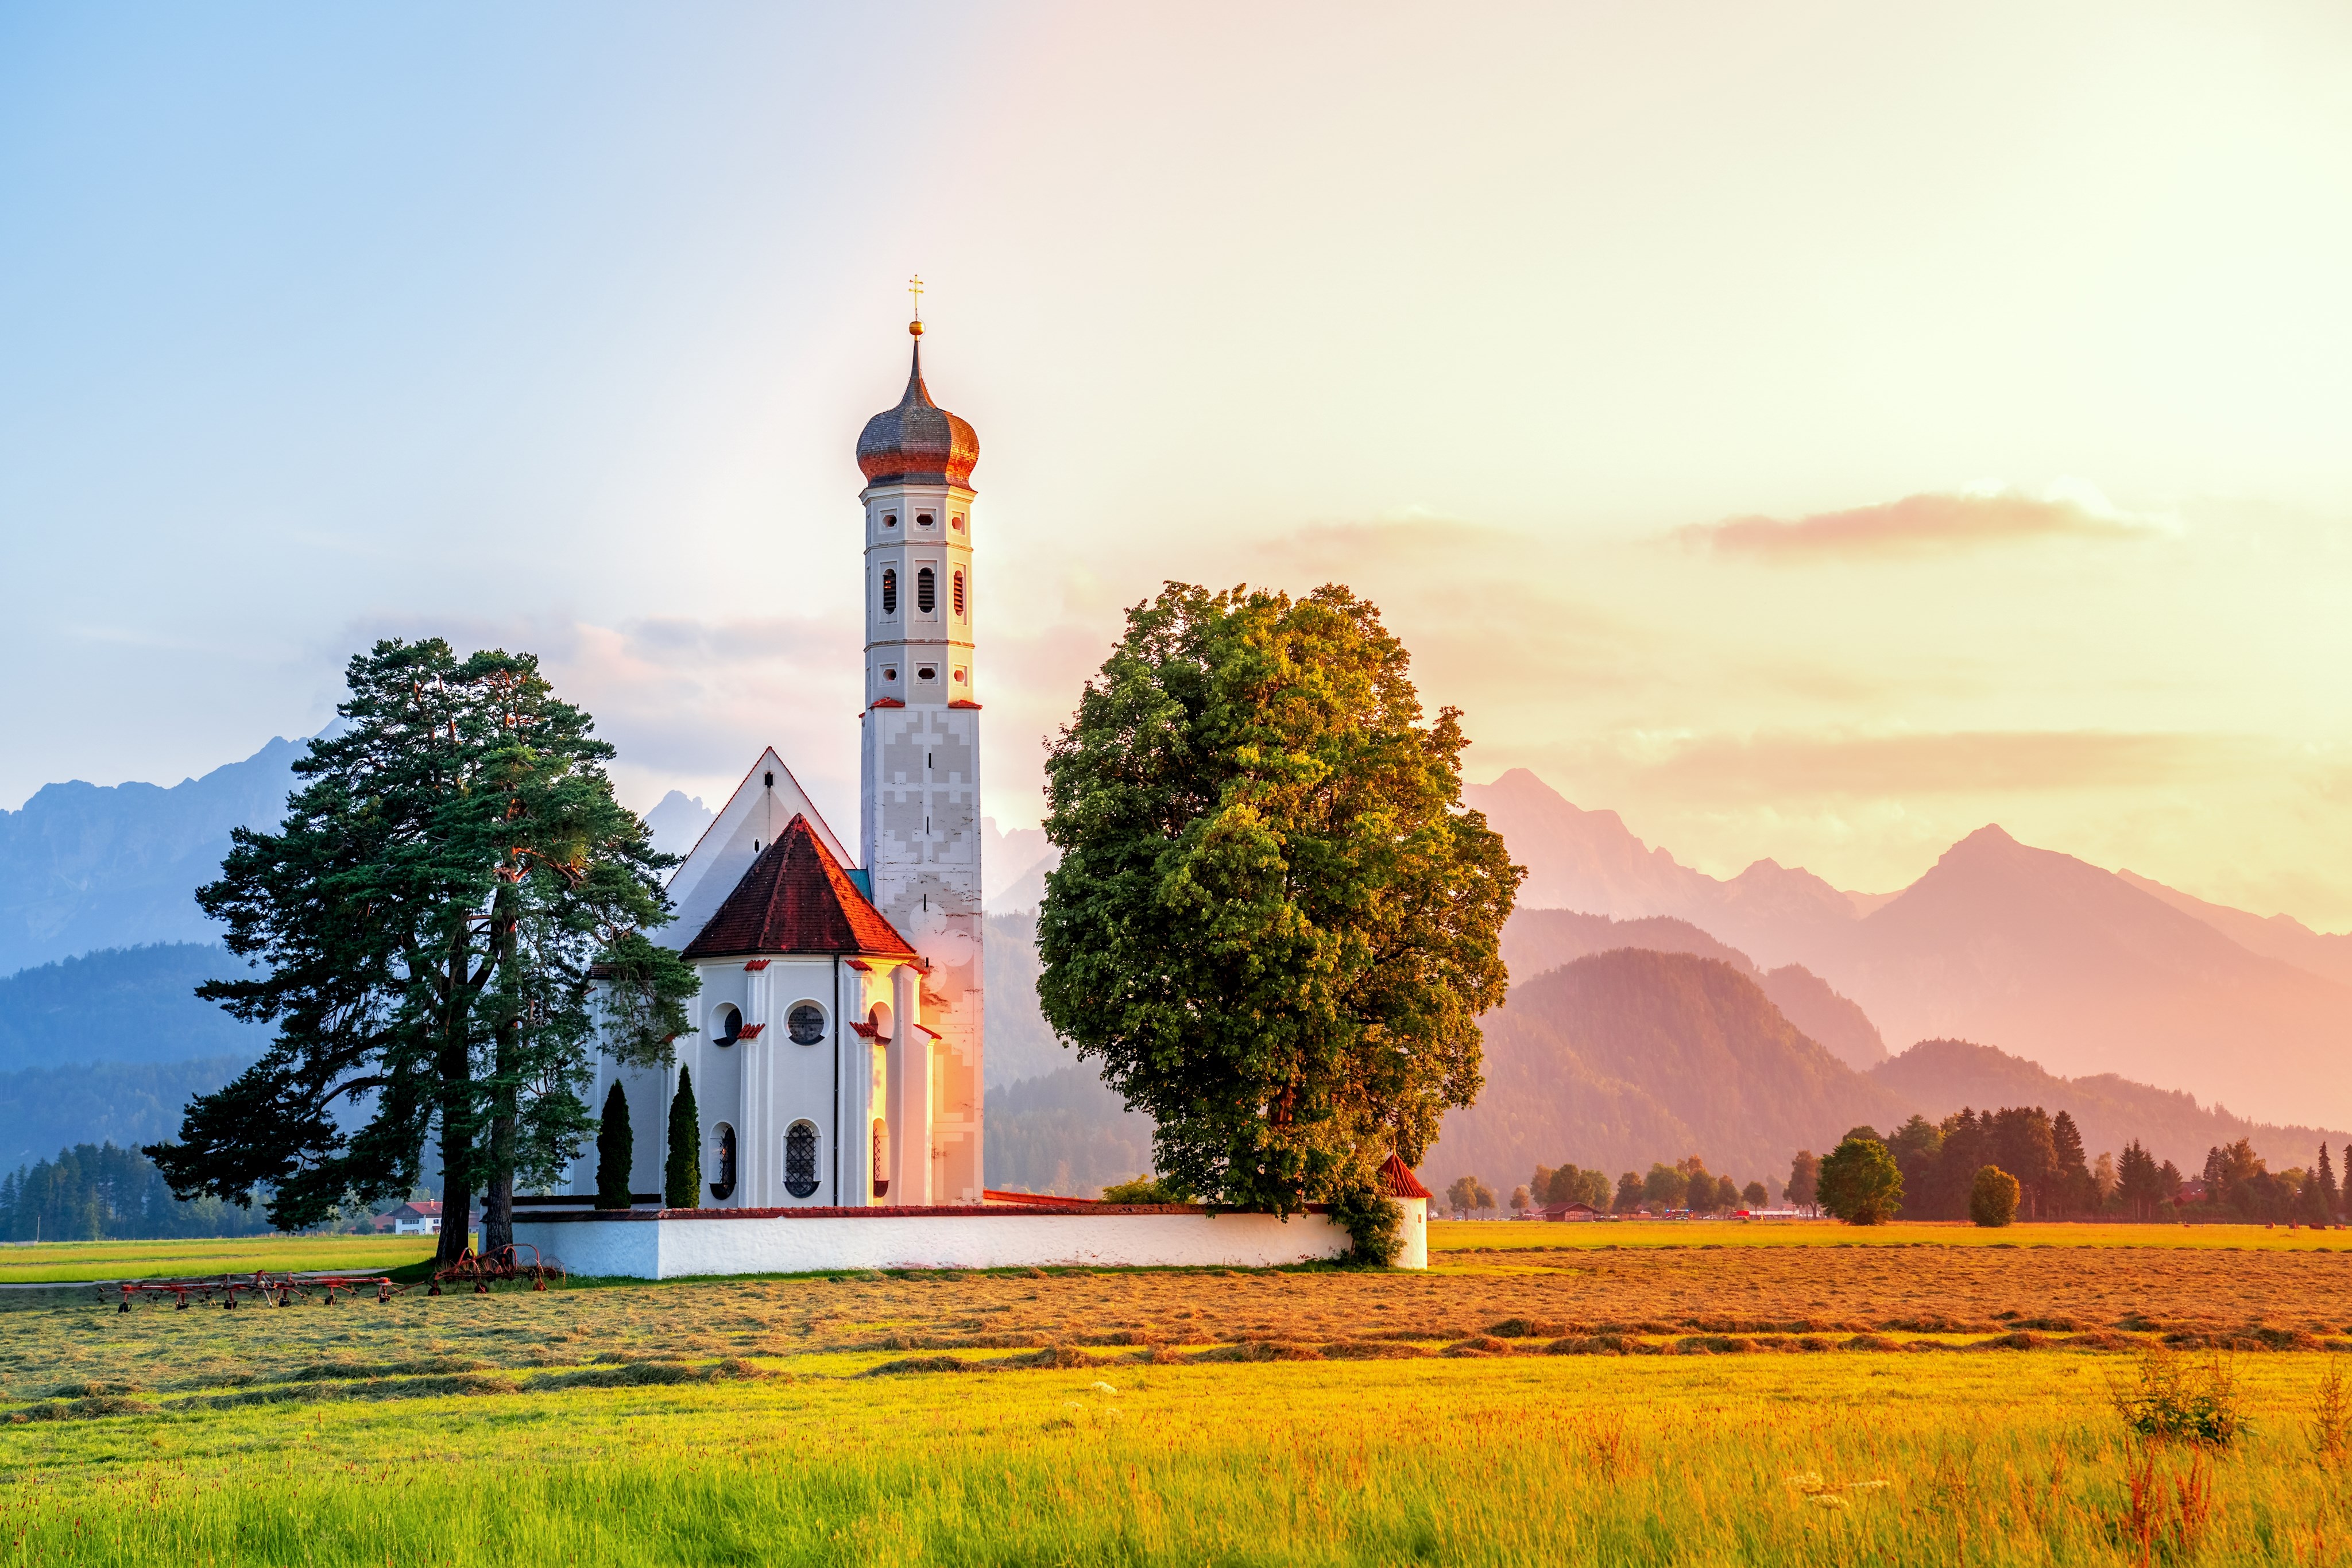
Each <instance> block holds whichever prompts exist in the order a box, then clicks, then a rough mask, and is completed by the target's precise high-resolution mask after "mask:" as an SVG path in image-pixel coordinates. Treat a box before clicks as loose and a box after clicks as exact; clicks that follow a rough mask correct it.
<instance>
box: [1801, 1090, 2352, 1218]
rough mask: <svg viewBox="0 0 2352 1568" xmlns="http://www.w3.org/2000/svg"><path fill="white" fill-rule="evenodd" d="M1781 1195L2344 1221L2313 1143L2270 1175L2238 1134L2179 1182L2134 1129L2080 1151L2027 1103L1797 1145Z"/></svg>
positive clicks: (1831, 1201)
mask: <svg viewBox="0 0 2352 1568" xmlns="http://www.w3.org/2000/svg"><path fill="white" fill-rule="evenodd" d="M1816 1184H1818V1186H1816ZM1800 1189H1802V1190H1800ZM1790 1197H1791V1199H1792V1201H1796V1202H1799V1203H1809V1202H1812V1201H1815V1200H1816V1199H1818V1201H1819V1203H1820V1206H1821V1207H1822V1208H1823V1209H1824V1210H1825V1211H1827V1212H1829V1213H1831V1214H1832V1215H1834V1216H1836V1217H1837V1218H1843V1219H1852V1220H1854V1221H1856V1222H1857V1223H1863V1224H1872V1223H1876V1222H1877V1221H1879V1220H1883V1219H1887V1218H1893V1217H1894V1216H1895V1214H1897V1213H1900V1214H1902V1215H1904V1216H1906V1218H1914V1219H1973V1220H1975V1221H1976V1222H1977V1223H1978V1224H1979V1225H1988V1224H1999V1225H2005V1224H2008V1223H2009V1222H2010V1220H2011V1218H2025V1219H2113V1220H2137V1221H2150V1220H2178V1219H2189V1220H2195V1219H2208V1220H2234V1221H2241V1222H2249V1223H2258V1224H2294V1223H2301V1224H2306V1225H2333V1224H2336V1223H2338V1222H2339V1220H2340V1219H2342V1218H2346V1215H2345V1207H2346V1201H2347V1195H2346V1192H2345V1190H2344V1188H2343V1187H2341V1186H2338V1184H2337V1182H2336V1171H2335V1165H2334V1162H2333V1160H2332V1159H2331V1158H2330V1156H2329V1153H2328V1149H2327V1145H2325V1144H2322V1145H2320V1146H2319V1150H2318V1157H2317V1159H2316V1160H2315V1161H2314V1162H2313V1164H2312V1165H2311V1166H2310V1167H2309V1168H2308V1169H2305V1168H2304V1167H2302V1166H2294V1167H2290V1168H2289V1169H2286V1170H2284V1171H2275V1172H2274V1171H2272V1170H2270V1169H2269V1168H2268V1167H2267V1166H2266V1164H2265V1162H2264V1161H2263V1157H2262V1156H2261V1155H2258V1154H2256V1153H2255V1152H2254V1149H2253V1145H2252V1144H2251V1143H2250V1142H2249V1141H2247V1140H2246V1139H2243V1138H2241V1139H2239V1140H2238V1141H2237V1142H2236V1143H2233V1144H2230V1145H2221V1146H2217V1147H2215V1148H2213V1149H2212V1150H2210V1152H2209V1153H2208V1154H2207V1155H2206V1156H2205V1166H2204V1168H2203V1170H2202V1172H2201V1173H2200V1176H2198V1177H2197V1178H2195V1179H2193V1180H2191V1179H2189V1178H2185V1177H2183V1176H2182V1175H2181V1173H2180V1171H2179V1167H2177V1166H2174V1165H2173V1163H2172V1162H2171V1161H2170V1160H2163V1161H2158V1159H2157V1158H2156V1157H2155V1156H2154V1155H2151V1154H2149V1153H2148V1152H2147V1148H2146V1147H2144V1146H2143V1145H2141V1144H2140V1142H2139V1140H2137V1138H2135V1139H2133V1140H2132V1141H2131V1142H2129V1143H2127V1144H2126V1145H2124V1151H2123V1155H2122V1157H2121V1158H2120V1159H2118V1158H2116V1156H2114V1155H2108V1154H2101V1155H2099V1156H2098V1158H2097V1159H2096V1160H2090V1159H2087V1158H2086V1157H2085V1155H2084V1147H2083V1136H2082V1132H2081V1130H2080V1129H2079V1128H2078V1127H2076V1126H2075V1124H2074V1118H2073V1117H2072V1116H2070V1115H2069V1114H2068V1113H2065V1112H2064V1111H2060V1112H2059V1113H2057V1114H2055V1115H2051V1114H2049V1113H2046V1112H2045V1111H2043V1110H2042V1107H2041V1106H2039V1105H2012V1106H2007V1107H2003V1108H2001V1109H1998V1110H1987V1111H1981V1112H1979V1111H1976V1110H1973V1109H1969V1108H1965V1107H1964V1108H1963V1109H1961V1110H1959V1111H1956V1112H1954V1113H1952V1114H1951V1115H1948V1116H1947V1117H1945V1118H1944V1119H1943V1120H1942V1121H1941V1122H1930V1121H1928V1120H1927V1118H1926V1117H1924V1116H1918V1115H1914V1116H1913V1117H1912V1118H1911V1119H1910V1120H1909V1121H1907V1122H1906V1123H1904V1124H1903V1125H1901V1126H1900V1127H1897V1128H1896V1129H1895V1131H1894V1132H1893V1133H1892V1134H1887V1135H1885V1136H1883V1137H1882V1136H1881V1135H1880V1134H1879V1133H1878V1132H1877V1130H1876V1129H1874V1128H1872V1127H1867V1126H1864V1127H1856V1128H1854V1129H1853V1130H1852V1131H1851V1132H1849V1133H1847V1134H1846V1135H1845V1137H1844V1138H1843V1140H1842V1141H1841V1142H1840V1143H1839V1145H1838V1147H1837V1149H1836V1151H1835V1152H1834V1153H1832V1155H1828V1156H1826V1157H1824V1158H1821V1159H1816V1158H1815V1156H1814V1155H1812V1154H1811V1152H1810V1151H1806V1152H1801V1153H1800V1154H1799V1155H1797V1156H1796V1160H1795V1162H1794V1165H1793V1168H1792V1171H1791V1176H1790Z"/></svg>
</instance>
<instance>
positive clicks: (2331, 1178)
mask: <svg viewBox="0 0 2352 1568" xmlns="http://www.w3.org/2000/svg"><path fill="white" fill-rule="evenodd" d="M2345 1146H2346V1147H2347V1148H2352V1144H2347V1145H2345ZM2317 1180H2318V1183H2319V1199H2320V1205H2321V1207H2320V1213H2321V1214H2322V1215H2323V1216H2324V1217H2325V1218H2322V1219H2321V1220H2320V1223H2321V1224H2322V1225H2333V1224H2335V1223H2336V1216H2337V1215H2338V1214H2341V1213H2342V1212H2343V1211H2344V1202H2343V1194H2342V1193H2340V1192H2338V1191H2337V1190H2336V1167H2335V1166H2333V1165H2331V1164H2329V1163H2328V1159H2327V1145H2326V1144H2322V1145H2319V1171H2318V1176H2317Z"/></svg>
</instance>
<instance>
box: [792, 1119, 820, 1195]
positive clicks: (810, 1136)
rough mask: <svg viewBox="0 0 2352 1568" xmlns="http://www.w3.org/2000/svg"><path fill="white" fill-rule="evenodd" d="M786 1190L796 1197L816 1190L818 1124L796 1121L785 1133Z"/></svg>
mask: <svg viewBox="0 0 2352 1568" xmlns="http://www.w3.org/2000/svg"><path fill="white" fill-rule="evenodd" d="M784 1190H785V1191H786V1192H788V1193H791V1194H792V1195H793V1197H808V1196H809V1195H810V1194H812V1193H814V1192H815V1191H816V1124H815V1123H814V1122H794V1123H793V1125H792V1130H791V1131H789V1132H787V1133H786V1134H784Z"/></svg>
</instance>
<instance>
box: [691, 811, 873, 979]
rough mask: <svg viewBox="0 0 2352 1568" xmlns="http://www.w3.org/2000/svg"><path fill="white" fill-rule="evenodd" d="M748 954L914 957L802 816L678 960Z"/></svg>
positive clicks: (755, 864) (764, 852)
mask: <svg viewBox="0 0 2352 1568" xmlns="http://www.w3.org/2000/svg"><path fill="white" fill-rule="evenodd" d="M753 953H870V954H873V955H875V956H877V957H886V958H911V957H914V956H915V949H914V947H913V946H912V945H910V944H909V943H908V940H907V939H906V938H905V937H904V936H899V935H898V932H897V931H896V930H894V929H892V928H891V925H890V923H889V922H888V921H887V920H885V919H884V918H883V917H882V912H881V911H880V910H878V909H876V908H875V907H874V905H873V904H872V903H871V902H870V901H868V900H867V898H866V895H865V894H862V893H860V892H858V891H857V884H856V883H853V882H851V881H850V880H849V874H848V873H846V872H845V871H843V870H842V869H841V862H839V861H837V860H835V859H834V858H833V852H831V851H829V850H827V849H826V848H825V847H824V841H823V840H821V839H819V838H818V837H817V836H816V832H815V830H814V829H813V828H811V827H810V826H809V821H808V819H807V818H806V817H803V816H795V817H793V820H792V822H791V823H790V825H788V826H787V827H786V828H785V829H784V831H783V832H782V835H781V836H779V837H778V838H777V840H776V841H775V842H774V843H772V844H770V845H769V846H768V847H767V848H766V849H764V850H761V852H760V854H759V858H758V859H756V860H754V861H753V862H751V870H749V871H747V872H745V873H743V880H742V881H740V882H739V883H736V884H735V891H734V892H732V893H730V894H728V895H727V898H726V902H724V903H722V904H719V912H718V913H717V914H716V915H712V916H711V917H710V919H709V922H708V923H706V924H705V925H703V927H702V929H701V931H699V932H698V933H697V934H696V936H695V938H694V940H693V941H691V942H689V943H688V944H687V945H686V951H685V952H684V953H683V954H681V955H680V956H681V957H684V958H687V959H688V960H692V959H696V958H732V957H740V956H747V955H750V954H753Z"/></svg>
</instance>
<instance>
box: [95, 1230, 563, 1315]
mask: <svg viewBox="0 0 2352 1568" xmlns="http://www.w3.org/2000/svg"><path fill="white" fill-rule="evenodd" d="M524 1254H528V1255H529V1256H528V1257H527V1258H526V1257H525V1256H523V1255H524ZM563 1279H564V1274H563V1265H562V1264H561V1263H558V1262H556V1261H555V1260H552V1259H549V1258H541V1256H540V1255H539V1249H537V1248H535V1247H532V1246H530V1244H529V1243H525V1244H523V1245H522V1246H521V1247H520V1248H516V1247H500V1248H499V1249H496V1250H494V1251H492V1252H490V1253H489V1254H488V1255H487V1256H485V1255H483V1254H481V1253H478V1252H476V1251H475V1250H474V1249H472V1248H470V1247H468V1248H467V1249H466V1251H465V1255H464V1256H463V1257H461V1258H459V1259H458V1260H457V1261H456V1262H455V1263H451V1264H449V1265H447V1266H446V1267H445V1268H440V1269H436V1270H434V1271H433V1276H432V1279H431V1280H430V1281H427V1283H428V1284H429V1286H430V1288H429V1289H428V1290H427V1291H425V1294H426V1295H428V1296H438V1295H441V1294H442V1293H443V1291H442V1287H443V1286H444V1285H451V1286H455V1285H471V1286H472V1287H473V1288H474V1290H473V1293H474V1294H475V1295H478V1296H487V1295H488V1294H489V1293H490V1287H491V1286H492V1285H494V1284H509V1283H515V1282H519V1281H523V1280H529V1281H530V1288H531V1289H532V1290H534V1291H544V1290H545V1289H547V1282H548V1281H550V1280H552V1281H555V1282H556V1283H557V1284H559V1285H560V1284H562V1282H563ZM105 1289H106V1287H104V1286H101V1287H100V1292H101V1294H103V1292H104V1291H105ZM411 1289H412V1287H411V1286H408V1285H403V1284H399V1283H396V1282H395V1281H394V1280H393V1278H392V1276H391V1275H389V1274H339V1273H332V1272H329V1271H324V1270H320V1271H315V1272H310V1273H281V1274H273V1273H271V1272H270V1271H269V1270H267V1269H261V1270H255V1271H254V1272H253V1273H251V1274H249V1275H248V1274H223V1275H221V1276H220V1277H219V1278H218V1279H209V1280H125V1281H122V1283H121V1292H122V1294H121V1306H120V1307H118V1308H117V1311H118V1312H129V1311H130V1310H131V1302H133V1301H140V1300H146V1301H154V1302H157V1303H158V1304H160V1303H161V1302H162V1301H163V1298H164V1297H166V1296H169V1297H170V1298H172V1305H173V1310H174V1311H176V1312H186V1311H187V1310H188V1309H189V1308H190V1307H194V1306H199V1305H201V1306H210V1305H212V1303H213V1301H215V1299H218V1301H220V1304H221V1307H222V1309H223V1310H224V1311H233V1310H235V1308H236V1304H237V1298H238V1297H240V1296H242V1297H244V1298H246V1300H247V1302H249V1303H250V1304H252V1305H254V1306H261V1307H291V1306H297V1305H299V1304H300V1303H302V1302H305V1301H317V1302H318V1303H319V1304H320V1306H324V1307H331V1306H335V1305H337V1304H339V1303H340V1302H341V1301H343V1300H344V1299H345V1298H347V1297H348V1298H352V1299H354V1300H356V1299H357V1298H358V1297H360V1296H361V1295H362V1294H363V1293H373V1296H374V1298H375V1300H376V1301H377V1302H378V1303H379V1304H383V1305H389V1304H390V1303H391V1301H392V1300H393V1298H394V1297H395V1296H404V1295H406V1294H407V1293H408V1292H409V1291H410V1290H411Z"/></svg>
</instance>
